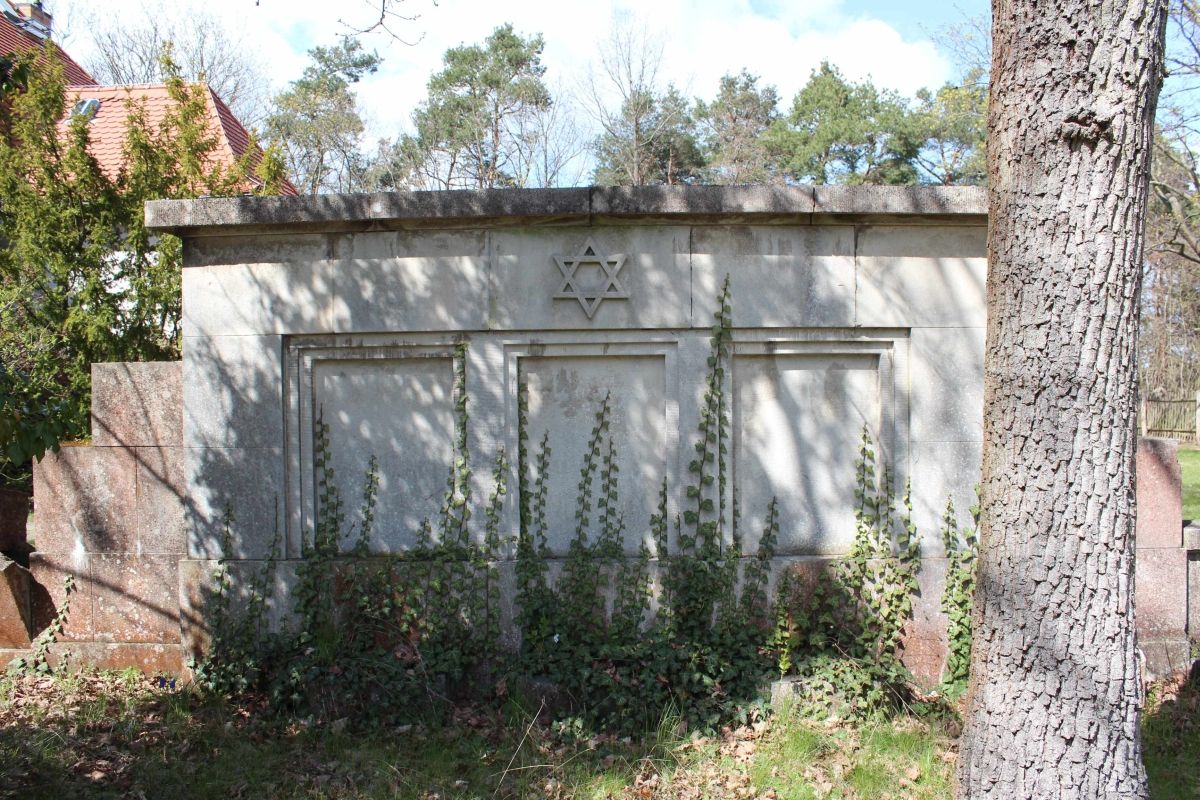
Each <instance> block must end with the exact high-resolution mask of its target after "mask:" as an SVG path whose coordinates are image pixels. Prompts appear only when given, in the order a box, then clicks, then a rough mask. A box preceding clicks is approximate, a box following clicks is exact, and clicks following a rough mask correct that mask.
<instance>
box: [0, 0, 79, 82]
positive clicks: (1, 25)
mask: <svg viewBox="0 0 1200 800" xmlns="http://www.w3.org/2000/svg"><path fill="white" fill-rule="evenodd" d="M8 10H9V7H8V3H6V2H4V0H0V55H7V54H9V53H24V52H26V51H29V50H41V49H42V48H44V47H45V46H46V41H45V40H44V39H42V38H41V37H39V36H35V35H34V34H32V33H30V32H29V31H27V30H25V29H24V28H22V27H21V26H20V25H19V24H18V23H16V22H14V21H13V20H12V19H11V18H9V16H8V15H7V14H6V13H5V12H6V11H8ZM13 13H14V14H15V12H13ZM50 48H51V50H53V52H54V55H55V56H56V57H57V58H58V61H59V63H61V64H62V66H63V73H64V74H65V75H66V78H67V83H71V84H76V85H87V86H95V85H96V79H95V78H93V77H92V76H91V75H89V74H88V71H87V70H86V69H84V68H83V67H81V66H79V65H78V64H76V63H75V60H74V59H73V58H71V57H70V56H69V55H67V54H66V52H65V51H64V50H63V49H62V48H61V47H59V46H58V45H56V44H54V43H53V42H51V43H50Z"/></svg>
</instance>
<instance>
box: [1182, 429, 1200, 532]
mask: <svg viewBox="0 0 1200 800" xmlns="http://www.w3.org/2000/svg"><path fill="white" fill-rule="evenodd" d="M1179 468H1180V470H1181V471H1182V472H1183V518H1184V519H1194V520H1200V447H1196V446H1195V445H1180V446H1179Z"/></svg>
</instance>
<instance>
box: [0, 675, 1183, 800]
mask: <svg viewBox="0 0 1200 800" xmlns="http://www.w3.org/2000/svg"><path fill="white" fill-rule="evenodd" d="M531 717H532V714H530V713H529V712H527V711H525V710H522V709H521V708H520V707H519V706H517V704H516V703H509V704H508V705H506V706H505V707H504V708H503V709H499V710H498V709H491V708H483V707H471V708H460V709H458V710H456V711H455V713H454V715H453V719H451V720H448V721H444V722H439V723H430V724H428V725H426V726H421V725H417V726H409V725H405V726H401V727H399V728H394V729H379V728H376V729H366V730H355V729H354V726H353V724H352V722H348V723H347V724H346V725H344V726H343V725H341V724H335V725H332V726H324V727H320V726H315V725H313V724H312V723H308V722H305V721H304V720H279V719H278V718H273V717H271V716H269V715H267V714H265V713H263V707H262V705H261V704H259V705H256V704H254V703H253V702H250V701H247V702H243V703H237V704H235V703H230V702H227V701H224V700H221V699H219V698H209V697H202V696H200V695H199V694H197V693H195V692H193V691H191V690H190V689H185V688H180V689H178V690H172V689H171V688H170V687H169V685H167V686H160V685H159V684H158V682H157V681H156V680H155V679H151V678H145V677H142V676H140V675H138V674H137V673H120V674H117V673H83V674H81V675H75V676H67V677H60V678H54V679H50V678H29V677H23V678H7V677H0V798H3V797H20V798H23V800H24V799H26V798H117V797H138V796H144V797H146V798H160V797H161V798H167V797H170V798H174V797H188V798H199V800H206V799H208V798H211V800H235V799H236V798H259V797H263V798H266V797H270V798H282V799H283V800H290V799H291V798H297V799H298V798H317V797H321V798H332V799H333V800H358V799H359V798H377V797H378V798H411V799H412V800H432V798H438V799H439V800H475V799H476V798H508V800H524V798H544V799H545V800H566V798H579V799H580V800H589V799H590V798H595V799H596V800H610V799H611V800H654V799H658V800H675V799H677V798H695V797H713V798H726V797H730V798H732V797H739V798H740V797H753V798H758V800H815V798H826V797H842V798H862V799H864V800H865V799H866V798H877V799H878V800H883V798H892V800H897V799H898V798H906V800H907V799H908V798H914V799H915V800H935V798H949V797H951V795H952V787H953V774H954V765H955V760H956V744H955V741H954V736H953V735H952V732H951V731H952V729H953V728H954V727H955V726H954V725H953V722H952V721H951V720H949V719H947V720H946V722H944V723H943V722H942V721H939V720H938V719H931V720H924V719H916V718H913V717H907V716H900V717H897V718H895V719H892V720H890V721H879V722H869V723H861V724H857V725H855V724H850V723H845V722H835V721H830V722H824V723H822V722H813V721H810V720H805V719H801V718H799V717H797V716H796V715H795V714H793V713H791V712H789V711H784V712H782V713H780V714H777V715H776V716H774V717H772V718H770V719H769V720H767V721H760V722H757V723H755V724H753V725H750V726H745V727H740V728H736V729H732V730H729V729H726V730H725V731H723V732H722V734H721V735H719V736H713V737H707V738H698V737H689V736H687V735H685V734H684V733H683V731H682V728H681V727H680V726H679V723H678V719H677V718H671V717H664V720H663V723H662V724H661V725H660V726H659V728H658V730H656V731H650V732H648V733H647V736H646V737H645V738H644V739H643V740H641V741H638V740H636V739H635V740H629V739H617V738H615V737H612V736H592V737H586V736H576V735H565V734H561V733H556V732H555V731H554V730H553V729H552V728H550V727H547V726H545V725H542V724H540V723H538V724H535V723H534V722H533V720H531ZM339 722H340V721H339ZM1143 743H1144V745H1145V758H1146V767H1147V772H1148V773H1149V776H1150V786H1151V794H1152V797H1154V798H1156V800H1158V799H1160V798H1161V799H1162V800H1166V798H1171V800H1176V799H1177V798H1182V799H1183V800H1186V799H1187V798H1197V800H1200V773H1198V771H1197V770H1196V768H1195V765H1196V764H1197V763H1200V686H1196V685H1187V684H1185V683H1184V682H1183V681H1182V680H1177V681H1176V682H1174V683H1167V684H1160V685H1158V686H1157V687H1156V688H1155V690H1154V692H1153V694H1152V699H1151V703H1150V705H1149V706H1148V708H1147V712H1146V715H1145V722H1144V726H1143Z"/></svg>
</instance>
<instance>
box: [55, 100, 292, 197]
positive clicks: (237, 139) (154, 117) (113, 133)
mask: <svg viewBox="0 0 1200 800" xmlns="http://www.w3.org/2000/svg"><path fill="white" fill-rule="evenodd" d="M203 89H204V92H205V95H206V97H205V99H206V100H207V102H208V109H209V114H210V117H211V119H212V121H213V124H214V129H215V130H214V132H215V133H217V134H218V136H217V139H218V143H217V150H216V153H215V157H216V158H217V159H218V160H219V161H220V162H221V163H224V164H232V163H233V162H235V161H237V160H238V159H239V158H241V157H242V155H243V154H244V153H245V152H246V150H247V149H248V148H249V147H250V146H251V144H250V134H249V132H248V131H247V130H246V129H245V127H243V126H242V123H241V122H239V121H238V119H237V117H235V116H234V115H233V112H232V111H230V110H229V107H228V106H227V105H225V103H224V102H223V101H222V100H221V98H219V97H217V95H216V93H215V92H213V91H212V90H211V89H210V88H208V87H207V86H204V87H203ZM84 100H97V101H99V103H100V108H99V109H98V110H97V111H96V115H95V116H94V117H93V118H92V121H91V122H90V123H88V136H89V141H90V143H91V146H90V148H89V149H90V151H91V154H92V157H93V158H95V159H96V161H97V162H98V163H99V164H100V168H101V169H103V170H104V172H105V173H106V174H107V175H108V176H109V177H110V178H115V177H116V175H117V174H118V173H119V172H120V170H121V168H122V167H123V166H124V165H125V138H126V133H127V130H128V123H129V113H130V110H131V109H130V107H131V106H132V105H139V106H141V107H142V108H144V109H145V114H146V122H147V123H148V124H149V126H150V128H151V130H154V129H156V128H158V126H159V125H161V124H162V122H163V119H164V118H165V117H166V116H167V113H168V112H169V111H170V109H171V108H172V106H174V103H175V101H174V100H172V99H171V97H170V94H169V93H168V92H167V86H166V84H163V83H143V84H133V85H129V86H94V85H93V86H68V87H67V110H68V111H69V110H70V109H72V108H74V107H75V105H76V104H77V103H79V102H80V101H84ZM63 122H64V124H65V122H66V119H65V118H64V120H63ZM261 158H262V151H261V150H259V149H258V147H257V146H256V147H255V148H254V154H253V155H252V157H251V159H252V160H251V166H252V167H253V166H256V165H257V164H258V161H259V160H260V159H261ZM251 183H252V184H253V185H254V186H259V185H261V181H259V180H258V179H256V178H251ZM245 188H246V189H247V190H249V189H250V188H251V187H249V186H248V187H245ZM281 191H282V193H283V194H297V192H296V187H294V186H292V184H291V183H288V182H285V183H284V185H283V187H282V190H281Z"/></svg>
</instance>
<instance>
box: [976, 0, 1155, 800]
mask: <svg viewBox="0 0 1200 800" xmlns="http://www.w3.org/2000/svg"><path fill="white" fill-rule="evenodd" d="M1165 19H1166V3H1165V0H1128V2H1113V0H1059V1H1058V2H1056V3H1039V2H1036V1H1035V0H993V23H992V25H993V28H992V33H993V62H992V89H991V107H990V110H989V117H988V172H989V178H990V199H989V213H990V215H991V217H990V223H991V224H990V228H989V233H988V257H989V266H988V284H987V297H988V330H987V349H986V357H985V379H984V387H985V388H984V392H985V395H984V444H983V520H982V535H981V547H980V559H979V562H978V563H979V576H978V589H977V595H976V602H975V620H974V623H975V634H974V635H975V645H974V651H973V653H972V659H971V685H970V691H969V698H968V719H967V724H966V729H965V733H964V737H963V742H962V748H961V754H960V761H959V795H960V796H962V797H970V798H984V797H987V798H1005V800H1008V798H1055V800H1058V798H1098V797H1111V798H1116V797H1131V798H1140V797H1145V796H1146V778H1145V770H1144V768H1143V766H1142V759H1141V745H1140V742H1139V737H1138V722H1139V703H1140V687H1139V675H1138V661H1137V654H1136V640H1135V629H1134V614H1133V596H1134V595H1133V557H1134V550H1133V546H1134V540H1133V530H1134V511H1135V509H1134V494H1133V480H1134V472H1133V463H1134V446H1135V430H1134V425H1135V413H1136V410H1137V363H1136V358H1135V350H1136V345H1137V331H1138V295H1139V293H1140V289H1141V287H1140V281H1141V256H1142V241H1143V218H1144V215H1145V208H1146V194H1147V185H1148V178H1149V157H1150V147H1151V133H1152V125H1153V119H1154V107H1155V102H1156V98H1157V96H1158V88H1159V83H1160V79H1161V71H1162V48H1163V25H1164V22H1165Z"/></svg>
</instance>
